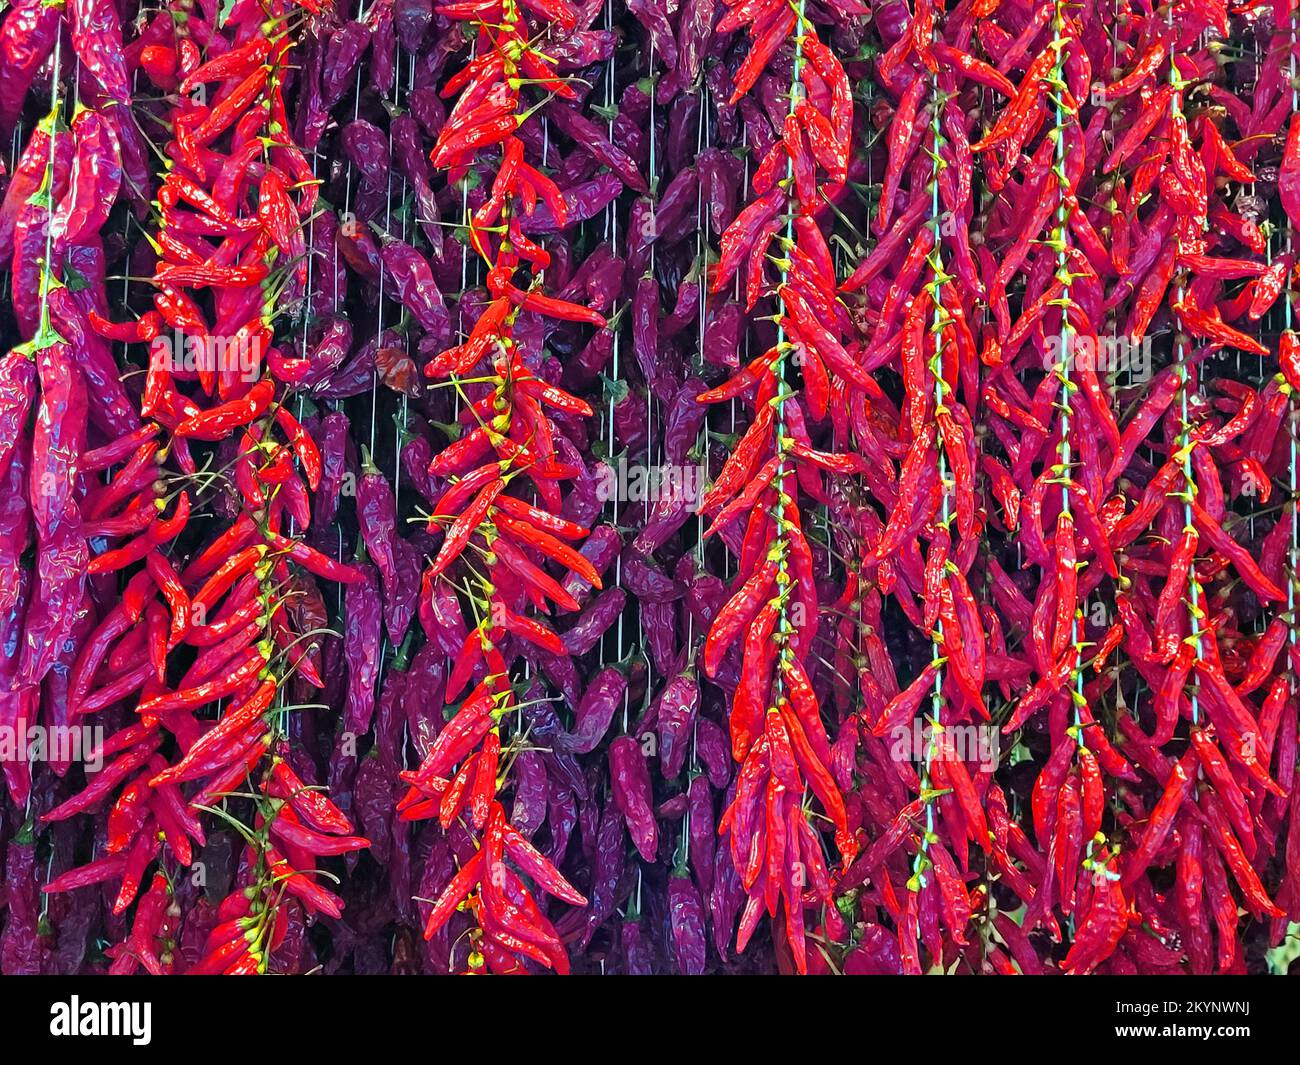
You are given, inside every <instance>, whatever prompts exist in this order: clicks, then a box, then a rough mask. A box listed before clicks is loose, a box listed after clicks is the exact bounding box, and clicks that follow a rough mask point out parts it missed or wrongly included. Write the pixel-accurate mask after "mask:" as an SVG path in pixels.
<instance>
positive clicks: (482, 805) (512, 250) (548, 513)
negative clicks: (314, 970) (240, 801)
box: [399, 3, 605, 973]
mask: <svg viewBox="0 0 1300 1065" xmlns="http://www.w3.org/2000/svg"><path fill="white" fill-rule="evenodd" d="M449 13H451V12H449ZM454 17H456V18H458V19H461V20H463V21H465V22H467V23H468V24H469V25H471V26H472V27H473V28H474V30H475V34H476V39H477V41H478V43H479V45H480V46H481V47H482V51H481V52H479V53H478V56H477V58H476V59H475V60H474V61H473V63H472V64H471V65H470V67H468V68H466V72H465V73H464V74H460V75H453V78H452V80H451V82H449V88H450V87H456V88H459V87H460V86H461V85H462V84H463V85H465V88H464V91H463V93H462V95H461V97H460V100H459V101H458V103H457V104H456V105H455V106H454V107H453V108H452V110H451V113H450V115H449V118H448V121H447V124H446V125H445V126H444V127H443V129H442V132H441V133H440V135H439V138H438V141H437V143H436V144H435V146H434V149H433V152H432V160H433V163H434V166H435V167H445V168H447V169H448V170H449V171H450V173H451V174H452V176H453V177H454V176H455V175H456V174H457V173H458V172H463V171H464V169H465V167H466V166H467V165H468V163H469V162H470V160H471V159H473V158H475V157H476V156H477V155H478V153H480V152H482V151H484V150H492V149H493V148H494V147H495V146H496V145H500V147H501V163H500V166H499V169H498V171H497V174H496V177H495V179H494V180H493V184H492V188H491V193H490V196H489V198H488V200H487V201H486V202H485V204H484V205H483V206H482V207H480V208H479V209H478V210H477V211H476V212H474V215H473V217H472V218H471V219H470V220H469V235H470V243H471V245H472V246H473V248H474V251H475V252H476V253H477V255H478V256H479V258H480V259H481V260H482V261H483V262H484V264H485V265H486V266H487V268H488V273H487V287H488V294H489V299H490V302H489V303H488V304H487V306H486V307H485V308H484V310H483V311H482V313H481V315H480V317H479V319H478V321H477V322H476V323H475V325H474V327H473V329H472V330H471V332H470V334H469V337H468V339H467V340H466V341H465V343H464V344H462V345H459V346H458V347H455V348H452V349H449V350H447V351H444V352H441V353H439V354H438V355H437V356H435V358H434V359H433V361H432V362H430V363H429V364H428V366H427V367H426V373H427V375H428V376H429V377H431V378H435V379H438V378H447V379H449V380H450V381H451V383H452V384H453V386H454V387H455V388H456V390H457V393H458V394H459V395H460V396H461V398H462V400H463V402H464V403H465V404H466V405H467V408H468V409H469V411H470V413H471V415H472V420H471V421H470V422H469V425H470V426H475V424H476V423H477V427H473V428H471V429H470V431H469V435H468V436H467V437H462V438H461V440H460V441H458V442H457V444H455V445H453V446H452V447H451V448H449V449H447V450H446V451H444V452H443V453H442V454H441V455H438V456H436V457H435V458H434V460H433V464H432V465H431V467H430V470H431V472H436V473H438V474H439V475H451V476H452V477H453V478H454V479H453V480H452V481H451V484H450V486H449V487H448V488H447V489H446V492H445V493H444V495H443V496H442V498H441V499H440V500H438V501H437V502H436V503H435V506H434V511H433V514H434V517H433V518H432V519H431V525H432V524H437V525H442V526H445V528H444V536H443V543H442V546H441V547H440V549H439V551H438V553H437V555H436V557H435V558H434V559H433V562H432V566H431V567H430V568H429V569H428V570H427V571H426V573H425V584H426V587H430V586H431V584H432V582H435V581H438V580H445V579H447V577H446V573H447V571H448V569H449V567H451V566H452V565H453V564H454V563H456V561H457V560H458V559H460V558H461V557H462V555H464V554H465V553H466V550H467V548H468V549H472V550H473V552H474V556H466V557H465V560H464V562H463V564H462V565H461V566H460V567H459V569H460V570H461V571H462V572H463V573H464V576H465V584H464V586H463V591H464V592H465V594H466V597H467V599H468V600H469V602H470V605H471V606H472V608H473V610H474V614H475V619H476V620H475V624H474V625H473V626H472V627H471V628H470V630H469V632H468V635H467V637H466V641H465V645H464V647H463V648H462V651H461V656H460V658H459V659H458V661H457V662H456V664H455V667H454V668H453V672H452V676H451V680H450V681H449V684H448V689H447V692H446V697H447V699H448V701H453V700H455V699H457V698H458V697H459V696H460V694H461V692H462V691H464V689H465V687H466V686H467V685H471V684H472V685H473V687H472V690H471V691H470V693H469V695H468V696H467V698H466V700H465V702H464V703H463V705H461V707H460V708H459V709H458V710H457V712H456V716H455V717H454V718H453V719H452V723H451V725H450V727H449V728H448V729H446V730H444V731H443V732H441V733H440V734H439V736H438V739H437V740H436V741H435V743H434V744H433V745H432V747H431V748H430V750H429V753H428V755H427V756H426V758H425V760H424V762H423V763H422V764H421V765H420V767H419V768H418V769H416V770H413V771H409V772H405V773H403V774H402V775H401V776H402V779H403V780H404V781H406V782H407V783H408V784H409V785H410V790H409V791H408V792H407V795H406V797H405V798H404V799H403V800H402V801H401V803H399V809H400V810H402V816H403V817H404V818H406V819H412V820H414V819H423V818H431V817H437V818H438V819H439V821H440V823H441V825H442V827H443V828H444V830H446V829H449V828H451V827H452V825H453V823H455V822H458V821H461V820H467V821H468V826H469V827H470V828H471V829H472V830H473V832H476V833H479V835H478V837H477V838H472V837H471V839H470V846H469V847H468V848H467V849H466V852H465V853H464V855H463V857H462V859H461V865H460V870H459V872H457V874H456V875H455V876H454V877H453V878H452V880H451V882H450V883H448V884H447V885H446V887H445V888H444V889H443V891H442V893H441V894H440V895H439V897H438V899H437V900H436V901H435V902H434V904H433V906H432V908H431V909H430V911H429V916H428V919H427V921H426V924H425V938H426V939H427V938H430V937H431V936H433V935H434V934H435V933H437V932H438V931H439V930H440V929H441V928H442V926H443V925H444V924H445V923H446V922H447V921H448V919H449V918H450V917H451V915H452V913H453V912H454V911H455V910H456V909H457V908H461V909H468V910H470V911H471V912H472V913H473V916H474V927H472V928H471V929H470V933H469V934H470V940H471V949H470V953H469V956H468V959H467V965H468V969H469V971H470V972H481V971H490V972H494V973H503V972H522V971H525V970H524V963H525V961H526V960H531V961H533V962H536V963H538V964H540V965H543V966H545V967H547V968H551V969H554V970H555V971H557V972H561V973H564V972H568V969H569V961H568V956H567V953H566V951H565V949H564V947H563V945H562V944H561V942H560V939H559V935H558V933H557V932H556V931H555V929H554V927H553V926H552V925H551V923H550V921H549V920H548V919H547V918H546V917H544V916H543V915H542V913H541V911H540V909H538V907H537V905H536V903H535V902H534V901H533V897H532V894H531V893H530V891H529V889H528V888H527V887H526V886H525V884H524V882H523V881H522V880H521V879H520V878H519V877H518V875H517V874H515V873H514V872H513V871H511V870H510V869H509V868H508V867H506V866H505V865H504V861H505V857H506V855H509V856H510V858H511V859H512V860H513V861H514V862H515V864H516V865H518V866H519V867H520V868H521V869H523V870H524V871H525V872H526V873H527V874H528V875H529V876H530V877H532V878H533V879H534V880H535V882H536V883H537V884H538V886H539V887H541V888H542V889H543V890H545V891H546V892H548V893H549V894H551V895H554V896H556V897H557V898H560V899H562V900H563V901H565V902H569V903H572V904H575V905H585V904H586V898H585V897H584V896H582V895H581V894H579V893H578V892H577V890H576V889H575V888H573V887H572V885H570V884H569V883H568V881H567V880H565V879H564V878H563V877H562V876H561V875H560V873H559V872H558V871H557V870H556V869H555V868H554V867H553V866H552V865H551V863H550V862H549V861H548V860H547V859H546V858H545V857H544V856H543V855H541V854H540V853H539V852H537V851H536V850H535V849H534V848H533V847H532V845H531V844H530V843H529V842H528V841H527V839H526V838H525V837H524V836H523V835H522V834H521V833H520V832H519V831H518V830H517V829H515V827H514V826H513V825H511V824H510V823H509V822H508V821H507V820H506V815H505V811H504V809H503V807H502V806H501V803H500V801H499V799H498V798H497V794H498V792H499V791H500V789H501V788H502V787H503V781H502V780H501V773H500V772H499V765H498V763H499V760H501V759H504V760H505V764H506V765H507V766H508V765H509V762H510V761H511V760H512V757H513V754H515V753H517V752H518V751H522V750H524V749H525V746H526V741H525V739H524V736H523V732H522V729H521V730H520V731H519V733H518V734H517V735H516V737H515V739H514V740H512V741H510V742H505V741H503V740H502V737H501V725H502V724H503V723H505V722H506V721H507V720H508V719H509V718H510V717H511V716H512V715H515V714H516V713H517V712H518V711H521V710H522V709H523V708H522V706H521V705H520V704H519V703H518V702H517V700H516V695H515V693H514V691H513V690H512V687H511V684H512V681H511V673H510V670H511V662H510V661H509V659H508V657H507V653H508V652H509V650H510V649H511V647H512V646H513V643H512V640H516V639H517V640H524V641H527V642H530V643H534V644H536V645H537V646H538V647H540V648H542V649H543V650H545V651H546V652H548V653H551V654H559V655H565V654H567V651H566V650H565V647H564V644H563V643H562V641H561V639H560V637H559V636H558V635H557V634H556V633H555V632H554V630H553V629H551V628H550V627H549V626H548V625H547V624H546V623H545V622H543V621H541V620H540V619H538V618H536V617H530V616H527V615H525V613H524V611H525V610H526V609H527V606H528V604H529V603H531V604H532V605H533V606H534V607H535V608H536V609H538V611H539V612H540V611H542V610H543V609H544V604H545V603H546V602H547V601H549V602H551V603H553V604H554V605H555V606H556V607H557V608H558V609H559V610H561V611H571V610H576V609H577V608H578V603H577V601H576V600H575V599H574V598H573V596H572V595H571V594H570V593H569V592H568V591H566V590H565V589H564V588H562V587H561V586H560V585H559V584H558V583H557V582H556V581H554V579H553V578H551V577H550V576H549V575H547V574H546V573H545V572H544V571H543V570H542V569H540V568H538V567H537V566H536V564H535V563H534V562H533V561H531V558H530V555H533V554H534V552H536V554H537V555H538V556H540V557H541V558H542V559H543V560H545V559H548V558H549V559H551V560H553V561H557V562H560V563H561V564H563V565H566V566H569V567H571V568H572V569H573V570H574V571H575V572H576V573H577V574H579V575H580V576H581V577H582V578H583V580H584V581H585V582H586V583H587V584H589V585H591V586H592V587H594V588H595V589H597V590H599V589H600V588H601V580H600V577H599V576H598V574H597V573H596V571H595V569H594V568H593V567H592V566H591V565H590V563H588V562H587V561H586V560H585V558H584V557H583V556H581V555H580V554H578V552H577V551H576V550H575V549H574V548H573V547H571V546H569V544H568V543H566V542H564V541H571V542H574V543H576V542H578V541H580V540H581V539H583V538H584V537H585V536H586V535H587V533H588V530H587V529H586V528H584V527H582V526H581V525H578V524H576V523H574V522H570V521H568V520H567V519H564V518H561V517H560V516H559V511H560V509H561V496H560V484H561V483H562V482H563V481H565V480H569V479H571V478H572V477H574V476H575V475H576V473H577V471H576V470H573V469H572V468H571V467H570V465H569V464H568V463H567V462H566V460H565V459H564V458H562V457H561V456H560V454H559V453H558V452H557V450H556V449H555V447H554V444H553V442H552V438H551V432H552V428H551V423H550V421H549V418H548V416H547V415H546V413H545V412H544V410H543V408H544V407H549V408H551V409H554V410H560V411H566V412H568V413H572V414H577V415H578V416H580V417H590V416H591V415H592V410H591V408H590V407H589V406H588V405H587V404H586V403H585V402H583V401H582V400H579V399H576V398H575V397H573V396H571V395H569V394H568V393H566V392H564V391H563V390H561V389H560V388H558V387H557V386H555V385H551V384H548V383H546V382H545V381H543V380H542V379H541V378H540V377H539V376H538V375H537V373H536V371H535V370H534V369H533V368H532V366H531V365H530V364H529V361H528V359H527V356H526V355H525V353H524V351H523V350H522V348H521V342H520V340H519V339H517V337H516V335H515V326H516V323H517V319H518V316H519V315H520V314H521V313H525V312H535V313H537V314H540V315H542V316H547V317H552V318H559V319H562V320H569V321H576V322H584V323H588V324H591V325H594V326H596V327H597V328H602V327H604V325H605V320H604V317H603V316H602V315H600V314H598V313H597V312H595V311H591V310H589V309H587V308H585V307H582V306H580V305H577V304H572V303H568V302H566V301H563V300H558V299H554V298H552V297H548V296H544V295H542V294H541V293H540V292H539V291H538V283H539V282H540V280H541V276H542V272H543V271H544V270H545V268H546V266H547V265H549V261H550V260H549V255H548V254H547V253H546V251H545V249H543V248H540V247H538V246H536V245H534V244H533V243H532V242H531V241H529V240H528V239H527V238H526V237H525V236H524V234H523V232H522V229H521V228H520V227H519V219H520V217H521V216H522V215H525V214H531V213H532V210H533V206H532V204H533V203H534V202H535V201H536V200H537V199H538V198H540V199H541V200H542V201H543V202H545V203H546V205H547V206H548V208H549V209H550V210H551V211H552V214H553V216H554V218H555V221H556V222H557V224H559V225H560V226H563V225H564V222H565V214H566V208H565V206H564V204H563V203H562V201H561V200H560V199H559V196H558V193H557V191H556V190H555V187H554V185H553V184H551V182H550V181H549V179H548V178H546V177H545V176H544V175H542V174H541V172H540V171H538V170H537V169H535V168H533V167H532V166H531V165H530V164H528V163H527V162H526V161H525V160H524V151H525V147H524V143H523V141H522V140H520V139H518V138H517V137H515V136H514V132H515V130H516V129H517V128H518V127H519V126H521V125H522V124H523V123H524V122H525V121H527V119H528V117H529V115H531V114H532V113H533V111H534V110H535V109H536V107H532V108H526V107H525V103H524V100H523V99H522V96H521V93H520V91H519V88H518V84H519V81H518V79H520V78H521V77H524V78H529V79H535V80H537V81H538V83H539V85H540V86H541V87H542V88H545V89H549V90H551V91H556V92H561V93H563V92H565V91H568V90H567V87H566V86H565V85H564V83H563V82H562V81H560V80H559V79H558V78H557V76H556V75H555V74H554V71H553V68H552V66H551V63H550V61H549V60H547V59H546V57H545V56H544V55H543V54H542V53H541V52H540V51H538V50H536V48H535V45H534V44H533V43H532V33H533V30H532V28H531V27H530V26H529V23H528V20H527V19H526V18H525V16H524V14H523V12H522V11H520V10H519V9H518V7H516V6H515V5H514V4H513V3H506V4H504V5H502V4H496V3H487V4H479V5H467V6H465V7H464V8H463V10H462V9H460V8H458V9H457V10H456V11H455V13H454ZM576 20H577V12H576V10H575V9H573V8H572V7H570V6H569V5H568V4H566V3H556V4H554V5H550V6H549V7H548V8H547V12H546V14H545V15H544V17H543V18H542V19H541V24H542V26H543V27H545V25H546V23H547V21H553V22H555V23H556V25H557V27H558V28H559V29H560V30H561V31H564V30H571V29H573V28H574V27H575V25H576ZM481 100H486V101H487V102H484V103H482V104H479V103H478V101H481ZM484 109H486V110H484ZM525 263H527V264H528V265H529V267H530V268H531V270H532V271H533V272H534V277H533V279H532V282H531V284H530V286H529V287H528V288H523V287H519V283H518V282H517V281H516V277H518V276H519V275H520V271H521V270H522V269H523V268H524V264H525ZM480 367H484V368H483V369H480ZM462 380H465V381H466V382H467V383H466V384H462ZM471 394H476V395H479V396H481V397H482V398H479V399H472V398H471ZM466 441H478V443H477V444H476V445H475V447H476V452H475V451H470V450H469V449H468V448H467V447H466V446H465V443H466ZM462 452H464V453H465V457H464V458H462V457H460V456H461V453H462ZM484 453H486V455H487V456H493V457H491V458H490V459H488V460H487V461H484V459H485V457H486V456H485V455H484ZM476 463H482V464H481V465H478V466H477V467H475V464H476ZM520 475H523V476H524V477H526V478H528V479H529V480H531V482H532V486H533V489H534V493H535V498H536V502H535V503H530V502H528V501H527V500H526V499H524V498H523V497H522V496H515V495H510V494H508V493H507V491H506V489H507V488H508V487H514V484H513V482H514V479H515V478H516V477H518V476H520ZM557 534H558V536H557ZM480 540H481V544H480V542H479V541H480ZM475 556H476V557H475ZM471 558H472V560H471ZM476 677H478V678H480V679H478V680H477V682H476V683H475V682H474V680H475V678H476ZM521 720H522V719H521ZM453 770H455V772H453Z"/></svg>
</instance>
